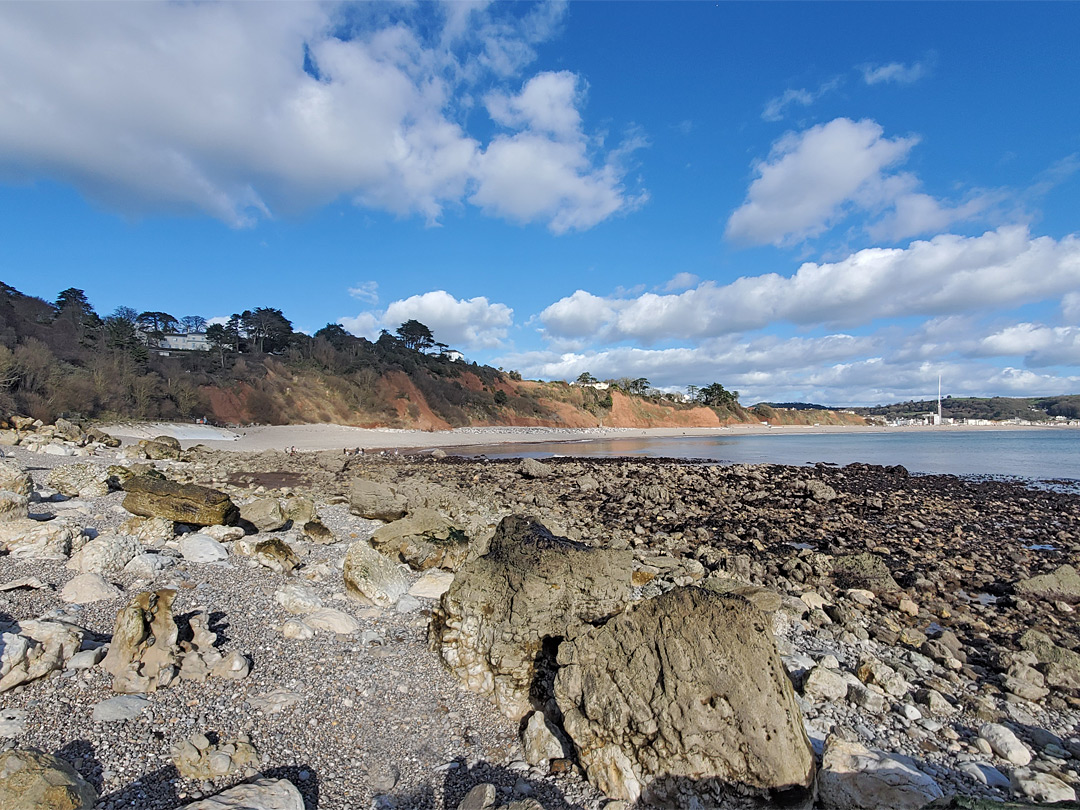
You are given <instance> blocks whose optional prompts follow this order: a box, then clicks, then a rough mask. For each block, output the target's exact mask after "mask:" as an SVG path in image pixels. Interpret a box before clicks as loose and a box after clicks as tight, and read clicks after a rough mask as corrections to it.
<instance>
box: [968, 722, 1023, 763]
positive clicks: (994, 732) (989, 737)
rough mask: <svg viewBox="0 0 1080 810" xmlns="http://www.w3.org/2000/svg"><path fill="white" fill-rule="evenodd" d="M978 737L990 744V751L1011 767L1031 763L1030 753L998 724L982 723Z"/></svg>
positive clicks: (1018, 739) (1009, 732) (1007, 730)
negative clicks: (1009, 763)
mask: <svg viewBox="0 0 1080 810" xmlns="http://www.w3.org/2000/svg"><path fill="white" fill-rule="evenodd" d="M979 736H980V737H982V738H983V739H984V740H986V741H987V742H988V743H990V750H992V751H993V752H994V753H995V754H997V755H998V756H999V757H1001V758H1002V759H1004V760H1007V761H1008V762H1011V763H1012V764H1013V765H1019V766H1021V767H1023V766H1025V765H1027V764H1029V763H1030V762H1031V752H1030V751H1029V750H1028V748H1027V746H1026V745H1024V744H1023V743H1022V742H1021V741H1020V738H1019V737H1017V736H1016V735H1015V734H1013V733H1012V731H1010V730H1009V729H1008V728H1006V727H1005V726H1003V725H1001V724H1000V723H984V724H983V725H982V726H980V727H979Z"/></svg>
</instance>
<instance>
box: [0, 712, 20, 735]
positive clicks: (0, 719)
mask: <svg viewBox="0 0 1080 810" xmlns="http://www.w3.org/2000/svg"><path fill="white" fill-rule="evenodd" d="M24 731H26V712H25V711H24V710H22V709H0V737H5V738H8V739H11V738H13V737H18V736H19V735H20V734H22V733H23V732H24Z"/></svg>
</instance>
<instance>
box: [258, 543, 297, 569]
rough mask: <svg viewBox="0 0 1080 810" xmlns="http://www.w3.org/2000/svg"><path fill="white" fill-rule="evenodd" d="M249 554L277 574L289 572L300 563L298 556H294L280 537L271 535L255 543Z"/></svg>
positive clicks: (293, 552) (294, 553)
mask: <svg viewBox="0 0 1080 810" xmlns="http://www.w3.org/2000/svg"><path fill="white" fill-rule="evenodd" d="M251 556H252V557H254V558H255V560H256V561H257V562H258V563H259V564H260V565H265V566H266V567H267V568H269V569H270V570H271V571H276V572H277V573H279V574H291V573H292V571H293V569H294V568H296V566H298V565H299V564H300V558H299V557H297V556H296V552H295V551H293V550H292V548H290V546H289V544H288V543H286V542H285V541H284V540H282V539H281V538H280V537H271V538H270V539H268V540H263V541H261V542H259V543H256V544H255V552H254V553H253V554H252V555H251Z"/></svg>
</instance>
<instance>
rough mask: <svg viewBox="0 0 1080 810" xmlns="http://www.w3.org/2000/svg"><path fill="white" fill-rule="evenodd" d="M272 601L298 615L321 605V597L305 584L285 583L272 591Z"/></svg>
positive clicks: (309, 611)
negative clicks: (282, 586)
mask: <svg viewBox="0 0 1080 810" xmlns="http://www.w3.org/2000/svg"><path fill="white" fill-rule="evenodd" d="M274 601H275V602H277V603H278V604H279V605H281V606H282V607H283V608H285V610H287V611H289V613H294V614H296V615H298V616H303V615H305V614H308V613H311V612H312V611H313V610H316V609H318V608H321V607H322V606H323V600H322V597H320V596H319V595H318V594H317V593H315V591H314V590H313V589H312V588H309V587H307V586H306V585H286V586H285V587H284V588H281V589H279V590H277V591H275V592H274Z"/></svg>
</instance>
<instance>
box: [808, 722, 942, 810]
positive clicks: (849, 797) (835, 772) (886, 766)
mask: <svg viewBox="0 0 1080 810" xmlns="http://www.w3.org/2000/svg"><path fill="white" fill-rule="evenodd" d="M818 793H819V796H820V799H821V805H822V807H824V808H826V810H919V808H922V807H925V806H926V805H928V804H930V802H933V801H935V800H937V799H940V798H942V796H943V795H944V794H943V793H942V791H941V788H940V787H938V784H937V782H935V781H934V780H933V779H931V778H930V777H929V776H927V775H926V774H925V773H923V772H922V771H920V770H919V769H918V768H916V767H915V763H914V761H912V760H911V759H910V758H908V757H905V756H903V755H901V754H887V753H884V752H882V751H872V750H870V749H869V748H867V747H866V746H864V745H863V744H862V743H858V742H851V741H849V740H845V739H842V738H840V737H838V736H836V735H830V736H829V737H828V739H826V741H825V755H824V757H823V759H822V764H821V774H820V775H819V776H818Z"/></svg>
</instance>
